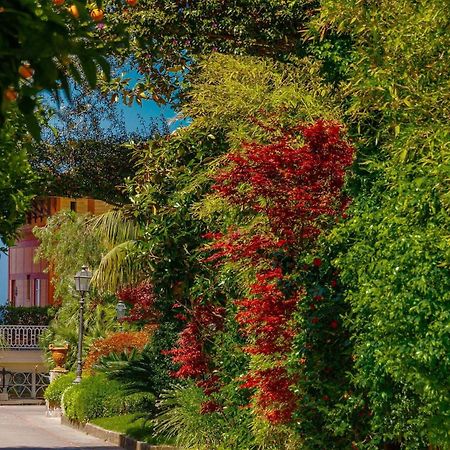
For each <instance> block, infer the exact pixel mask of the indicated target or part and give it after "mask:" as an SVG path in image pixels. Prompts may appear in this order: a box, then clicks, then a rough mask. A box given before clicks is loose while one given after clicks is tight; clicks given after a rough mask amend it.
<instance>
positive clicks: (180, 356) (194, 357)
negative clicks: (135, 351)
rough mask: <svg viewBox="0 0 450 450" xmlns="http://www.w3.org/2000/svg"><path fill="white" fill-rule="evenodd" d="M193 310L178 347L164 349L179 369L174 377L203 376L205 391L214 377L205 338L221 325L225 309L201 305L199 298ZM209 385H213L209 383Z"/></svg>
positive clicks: (201, 378)
mask: <svg viewBox="0 0 450 450" xmlns="http://www.w3.org/2000/svg"><path fill="white" fill-rule="evenodd" d="M189 313H190V319H189V321H188V323H187V325H186V327H185V328H184V330H183V331H182V332H181V333H180V335H179V337H178V340H177V344H176V347H175V348H173V349H172V350H169V351H167V352H165V354H167V355H170V356H172V361H173V362H174V363H175V364H178V365H179V366H180V367H179V369H178V370H177V371H176V372H174V373H173V374H172V375H173V376H174V377H175V378H194V379H198V380H201V382H200V383H199V386H200V387H203V388H204V390H205V392H206V389H207V385H204V386H202V385H201V383H204V382H205V380H208V379H209V380H211V379H212V378H211V376H210V372H211V370H210V369H211V368H210V359H209V357H208V354H207V352H206V351H205V341H206V340H207V339H208V337H209V336H211V335H213V334H214V333H215V332H216V331H217V330H220V329H222V327H223V320H224V314H225V309H224V308H222V307H221V306H215V305H202V304H200V303H199V302H197V303H196V304H195V305H194V307H193V308H192V311H190V312H189ZM209 388H210V386H209Z"/></svg>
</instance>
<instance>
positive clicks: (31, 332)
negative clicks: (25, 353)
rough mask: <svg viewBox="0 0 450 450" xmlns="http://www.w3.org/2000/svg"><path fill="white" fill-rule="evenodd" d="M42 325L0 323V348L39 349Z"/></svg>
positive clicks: (44, 327)
mask: <svg viewBox="0 0 450 450" xmlns="http://www.w3.org/2000/svg"><path fill="white" fill-rule="evenodd" d="M47 328H48V327H46V326H44V325H0V349H2V348H3V349H5V350H39V338H40V336H41V334H42V333H43V332H44V331H45V330H46V329H47Z"/></svg>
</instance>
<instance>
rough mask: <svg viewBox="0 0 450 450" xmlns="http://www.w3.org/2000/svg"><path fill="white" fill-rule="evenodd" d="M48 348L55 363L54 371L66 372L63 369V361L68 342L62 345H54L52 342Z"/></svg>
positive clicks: (64, 360) (65, 356) (67, 349)
mask: <svg viewBox="0 0 450 450" xmlns="http://www.w3.org/2000/svg"><path fill="white" fill-rule="evenodd" d="M48 348H49V350H50V351H51V352H52V358H53V361H54V363H55V366H56V367H55V368H54V369H53V371H54V372H67V371H66V369H64V367H63V366H64V363H65V362H66V359H67V352H68V351H69V344H66V345H65V346H64V347H55V346H54V345H53V344H50V345H49V346H48Z"/></svg>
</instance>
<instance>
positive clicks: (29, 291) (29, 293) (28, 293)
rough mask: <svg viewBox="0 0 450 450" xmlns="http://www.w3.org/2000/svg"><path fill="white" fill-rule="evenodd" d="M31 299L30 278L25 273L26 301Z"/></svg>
mask: <svg viewBox="0 0 450 450" xmlns="http://www.w3.org/2000/svg"><path fill="white" fill-rule="evenodd" d="M30 300H31V278H30V275H27V301H28V302H29V301H30Z"/></svg>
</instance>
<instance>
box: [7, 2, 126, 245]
mask: <svg viewBox="0 0 450 450" xmlns="http://www.w3.org/2000/svg"><path fill="white" fill-rule="evenodd" d="M67 6H69V8H67V7H66V5H64V1H61V0H53V1H50V0H42V1H40V2H37V1H35V0H4V1H3V2H2V3H1V7H0V148H1V159H2V161H4V162H5V164H2V167H1V168H0V179H1V180H2V181H1V182H0V218H1V221H0V223H1V225H0V239H2V240H3V241H7V240H9V239H10V238H11V237H12V236H13V235H14V232H15V229H16V228H17V226H19V225H20V224H21V221H22V220H23V212H24V211H25V210H26V209H27V207H28V206H29V201H30V199H31V197H32V196H33V179H34V177H33V174H32V173H31V170H30V167H29V165H28V162H27V156H26V155H27V149H28V147H29V144H30V138H29V135H28V133H31V135H32V136H33V137H34V138H39V136H40V125H39V119H38V117H37V112H36V111H37V107H38V103H39V101H38V98H39V97H38V94H39V93H40V92H41V91H43V90H46V91H50V92H51V93H52V94H53V95H55V96H56V98H59V95H60V92H61V91H64V92H65V94H66V95H67V96H70V81H69V80H70V78H72V79H73V80H75V81H76V82H85V83H87V84H88V85H89V86H91V87H94V86H95V85H96V84H97V72H98V69H99V68H100V69H101V71H102V72H103V74H104V76H106V77H108V76H109V70H110V69H109V63H108V61H107V59H106V57H105V55H106V54H107V51H108V46H107V45H105V44H104V42H102V41H99V40H98V39H97V36H96V34H95V30H96V28H95V24H94V22H93V19H92V18H91V17H89V11H88V8H87V2H86V1H74V2H73V4H72V5H67ZM121 39H122V35H120V33H119V34H116V35H115V36H114V38H111V39H110V41H109V43H108V45H113V44H115V45H117V44H118V40H121ZM17 149H18V150H19V151H18V152H17Z"/></svg>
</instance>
